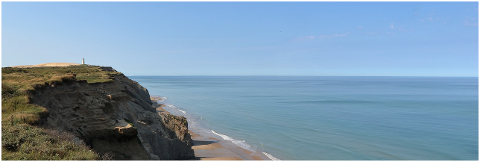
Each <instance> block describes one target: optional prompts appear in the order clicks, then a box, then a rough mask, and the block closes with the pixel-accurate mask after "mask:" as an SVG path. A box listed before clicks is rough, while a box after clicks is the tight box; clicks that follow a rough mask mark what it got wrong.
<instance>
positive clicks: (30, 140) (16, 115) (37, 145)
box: [2, 65, 121, 160]
mask: <svg viewBox="0 0 480 162" xmlns="http://www.w3.org/2000/svg"><path fill="white" fill-rule="evenodd" d="M119 74H121V73H119V72H117V71H115V70H113V69H112V68H110V67H100V66H91V65H75V66H66V67H24V68H17V67H4V68H2V160H75V159H76V160H81V159H85V160H96V159H100V158H101V157H100V156H98V155H97V154H96V153H94V152H93V151H91V150H89V148H88V147H86V146H85V145H84V144H75V143H74V142H73V137H72V136H73V135H71V134H68V133H61V132H60V133H59V132H56V131H55V130H50V129H46V128H41V127H38V124H39V121H40V119H41V118H43V117H45V116H46V115H48V110H47V109H46V108H44V107H41V106H38V105H35V104H30V96H29V95H30V94H29V92H31V91H35V88H36V87H41V86H45V85H50V84H55V83H61V82H65V81H82V80H83V81H86V82H88V83H104V82H112V81H113V80H112V79H113V77H114V75H119Z"/></svg>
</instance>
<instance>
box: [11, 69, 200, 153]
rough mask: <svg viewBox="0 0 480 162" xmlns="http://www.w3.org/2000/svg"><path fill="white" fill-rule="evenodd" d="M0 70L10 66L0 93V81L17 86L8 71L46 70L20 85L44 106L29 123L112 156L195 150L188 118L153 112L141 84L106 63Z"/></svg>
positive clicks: (31, 72)
mask: <svg viewBox="0 0 480 162" xmlns="http://www.w3.org/2000/svg"><path fill="white" fill-rule="evenodd" d="M52 69H53V70H52ZM85 69H87V71H86V72H85ZM2 70H3V71H2V74H4V76H5V73H3V72H4V71H7V72H10V73H7V78H4V77H2V81H3V83H2V98H4V97H5V96H6V94H4V93H3V91H5V90H4V89H3V86H6V87H9V86H10V87H18V84H14V83H11V84H9V81H10V80H13V79H11V77H14V75H11V76H10V75H9V74H14V73H23V74H28V75H29V76H28V77H29V78H30V80H34V79H35V78H37V77H39V78H41V77H45V76H46V75H48V76H49V77H47V79H44V80H43V81H36V83H29V84H28V85H29V86H28V85H27V86H26V88H25V87H24V88H23V93H24V94H27V95H26V96H27V97H28V98H27V99H26V100H27V104H30V105H35V106H39V107H40V108H44V109H46V110H45V111H41V113H38V114H40V115H39V117H38V120H36V121H33V122H26V123H28V124H31V125H34V126H38V127H42V128H48V129H54V130H60V131H65V132H69V133H71V134H73V135H74V136H75V138H74V141H75V140H76V141H78V140H81V141H82V142H84V143H85V144H86V145H87V146H89V147H90V148H91V149H92V150H94V151H95V152H96V153H97V154H98V155H100V156H101V155H108V156H109V157H110V158H111V159H115V160H130V159H132V160H164V159H165V160H166V159H192V158H193V156H194V152H193V150H192V140H191V136H190V134H189V133H188V123H187V120H186V119H185V118H184V117H178V116H174V115H171V114H168V113H164V112H157V111H156V109H155V108H154V107H153V106H152V101H151V100H150V95H149V93H148V90H147V89H146V88H144V87H142V86H141V85H140V84H138V83H137V82H135V81H133V80H130V79H129V78H128V77H126V76H125V75H123V74H122V73H119V72H117V71H115V70H114V69H113V68H111V67H98V66H87V65H81V66H70V67H50V68H9V69H5V68H4V69H2ZM42 70H43V71H42ZM45 70H50V71H55V72H52V73H48V72H47V73H46V72H45ZM12 71H13V72H12ZM9 76H10V78H8V77H9ZM32 76H33V77H34V78H33V79H32ZM9 79H10V80H9ZM99 79H100V80H99ZM45 80H46V81H45ZM11 95H13V93H11ZM7 96H8V94H7ZM2 106H4V105H2ZM7 106H8V105H7ZM3 111H4V110H3V108H2V112H3ZM15 116H19V115H14V114H13V115H11V118H12V119H10V120H12V123H13V121H14V120H15V119H14V117H15ZM7 121H8V116H7V117H3V116H2V126H3V125H4V123H6V122H7ZM15 121H21V120H15ZM23 121H26V120H25V119H23ZM3 139H4V137H3V136H2V140H3ZM4 148H5V146H4V145H2V149H4ZM3 157H4V156H3V153H2V159H3Z"/></svg>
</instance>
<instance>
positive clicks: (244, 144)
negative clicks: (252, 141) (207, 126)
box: [212, 130, 255, 152]
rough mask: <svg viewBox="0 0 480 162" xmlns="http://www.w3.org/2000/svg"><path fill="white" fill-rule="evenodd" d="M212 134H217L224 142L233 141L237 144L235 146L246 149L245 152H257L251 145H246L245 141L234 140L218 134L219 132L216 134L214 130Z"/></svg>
mask: <svg viewBox="0 0 480 162" xmlns="http://www.w3.org/2000/svg"><path fill="white" fill-rule="evenodd" d="M212 133H213V134H215V135H217V136H220V137H222V138H223V139H224V140H227V141H231V142H232V143H233V144H235V145H237V146H239V147H241V148H243V149H245V150H248V151H252V152H255V150H254V149H253V148H252V146H250V145H249V144H247V143H245V141H241V140H236V139H233V138H232V137H230V136H227V135H224V134H220V133H217V132H215V131H213V130H212Z"/></svg>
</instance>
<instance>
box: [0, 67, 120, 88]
mask: <svg viewBox="0 0 480 162" xmlns="http://www.w3.org/2000/svg"><path fill="white" fill-rule="evenodd" d="M116 74H121V73H119V72H117V71H115V70H105V67H101V66H91V65H75V66H66V67H27V68H13V67H4V68H2V85H6V86H13V87H14V88H15V89H25V90H32V89H33V88H34V87H35V86H36V85H37V84H45V83H47V84H50V83H53V82H62V81H65V80H77V81H81V80H85V81H87V82H88V83H103V82H111V81H113V80H112V76H113V75H116Z"/></svg>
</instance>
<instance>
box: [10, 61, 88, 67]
mask: <svg viewBox="0 0 480 162" xmlns="http://www.w3.org/2000/svg"><path fill="white" fill-rule="evenodd" d="M72 65H80V64H76V63H66V62H52V63H45V64H38V65H19V66H12V67H15V68H26V67H58V66H72Z"/></svg>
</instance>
